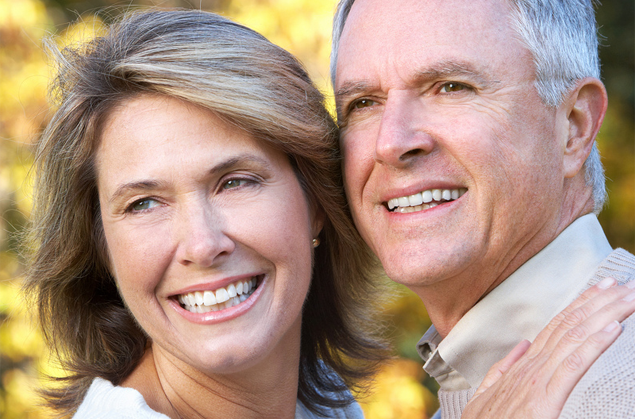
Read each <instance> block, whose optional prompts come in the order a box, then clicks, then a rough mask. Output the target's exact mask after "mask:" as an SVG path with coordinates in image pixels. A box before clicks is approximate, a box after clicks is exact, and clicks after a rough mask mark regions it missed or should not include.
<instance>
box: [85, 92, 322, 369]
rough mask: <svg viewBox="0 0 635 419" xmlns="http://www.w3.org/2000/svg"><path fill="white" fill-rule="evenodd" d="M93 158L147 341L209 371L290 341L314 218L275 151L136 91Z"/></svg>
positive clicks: (118, 266)
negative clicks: (136, 95)
mask: <svg viewBox="0 0 635 419" xmlns="http://www.w3.org/2000/svg"><path fill="white" fill-rule="evenodd" d="M96 162H97V184H98V189H99V197H100V203H101V212H102V220H103V225H104V232H105V235H106V241H107V245H108V251H109V254H110V259H111V269H112V272H113V275H114V277H115V278H116V281H117V284H118V286H119V290H120V293H121V295H122V297H123V299H124V300H125V301H126V304H127V306H128V307H129V309H130V310H131V311H132V313H133V314H134V316H135V318H136V319H137V321H138V322H139V324H140V325H141V326H142V327H143V329H144V330H145V331H146V332H147V333H148V335H149V336H150V337H151V339H152V341H153V344H155V345H158V346H159V347H160V348H162V349H165V350H167V351H168V352H170V353H171V354H172V355H174V356H176V357H177V358H179V359H182V360H186V361H187V362H188V363H190V364H193V365H195V366H198V367H199V368H200V369H201V370H204V371H208V372H209V373H214V372H222V371H223V370H224V369H225V368H229V367H231V368H232V370H235V369H240V368H241V365H253V361H254V360H255V358H260V360H262V359H265V358H266V357H268V356H270V355H271V354H277V355H276V356H280V354H282V353H284V352H285V349H282V350H276V348H282V347H284V348H287V347H289V348H291V347H296V343H291V342H296V341H298V342H299V339H300V324H301V321H300V320H301V313H302V306H303V303H304V300H305V298H306V295H307V293H308V289H309V283H310V279H311V259H312V244H311V241H312V238H313V237H315V236H316V235H317V234H318V233H319V229H320V226H319V223H315V222H314V220H313V216H312V211H311V210H310V209H309V205H308V201H307V199H306V197H305V195H304V192H303V190H302V188H301V186H300V183H299V181H298V179H297V177H296V174H295V172H294V170H293V168H292V167H291V164H290V163H289V160H288V158H287V156H286V155H285V154H284V153H282V152H280V151H277V150H274V149H273V148H271V147H269V146H267V145H266V144H265V143H264V142H262V141H258V140H255V139H253V138H252V137H251V136H249V135H247V134H246V133H244V132H243V131H241V130H239V129H238V128H236V127H233V126H231V125H229V124H226V123H225V122H223V121H222V120H220V119H219V118H218V117H217V116H216V115H215V114H214V113H212V112H210V111H208V110H205V109H203V108H200V107H197V106H196V105H192V104H188V103H185V102H182V101H180V100H178V99H173V98H167V97H162V96H158V95H154V96H151V95H145V96H140V97H136V98H133V99H130V100H128V101H126V102H124V104H123V105H122V106H120V107H119V108H117V109H116V110H115V111H114V112H113V113H112V114H111V115H110V117H109V119H108V120H107V122H106V124H105V128H104V130H103V133H102V137H101V143H100V145H99V148H98V151H97V155H96ZM280 202H284V203H285V205H284V206H280ZM252 348H259V350H258V351H254V350H253V349H252ZM230 364H231V365H230Z"/></svg>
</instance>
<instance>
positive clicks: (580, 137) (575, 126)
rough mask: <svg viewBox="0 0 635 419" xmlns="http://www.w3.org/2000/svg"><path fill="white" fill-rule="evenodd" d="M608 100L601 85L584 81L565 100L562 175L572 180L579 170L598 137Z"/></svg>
mask: <svg viewBox="0 0 635 419" xmlns="http://www.w3.org/2000/svg"><path fill="white" fill-rule="evenodd" d="M607 105H608V98H607V95H606V89H605V87H604V84H602V82H601V81H600V80H598V79H596V78H594V77H586V78H584V79H582V80H579V81H578V82H577V83H576V87H575V88H574V89H573V90H572V91H571V92H570V93H569V95H568V98H567V100H566V106H567V109H566V112H567V118H568V122H569V133H568V138H567V143H566V145H565V149H564V174H565V177H566V178H572V177H574V176H575V175H577V174H578V173H579V172H580V170H581V169H582V167H583V165H584V162H585V161H586V159H587V157H588V156H589V153H591V149H592V147H593V143H594V142H595V137H596V136H597V133H598V131H599V130H600V126H601V125H602V121H603V120H604V115H605V114H606V108H607Z"/></svg>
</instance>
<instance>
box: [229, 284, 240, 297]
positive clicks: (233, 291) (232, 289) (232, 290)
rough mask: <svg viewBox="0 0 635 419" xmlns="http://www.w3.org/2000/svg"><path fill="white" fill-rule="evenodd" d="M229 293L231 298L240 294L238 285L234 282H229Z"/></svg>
mask: <svg viewBox="0 0 635 419" xmlns="http://www.w3.org/2000/svg"><path fill="white" fill-rule="evenodd" d="M227 294H228V295H229V298H234V297H235V296H237V295H238V293H237V292H236V286H235V285H234V284H229V286H228V287H227Z"/></svg>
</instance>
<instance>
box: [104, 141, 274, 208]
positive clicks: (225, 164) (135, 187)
mask: <svg viewBox="0 0 635 419" xmlns="http://www.w3.org/2000/svg"><path fill="white" fill-rule="evenodd" d="M254 164H255V165H259V166H262V167H264V168H266V169H269V168H271V163H270V162H269V160H267V159H264V158H262V157H260V156H256V155H253V154H250V153H245V154H239V155H237V156H233V157H231V158H229V159H227V160H223V161H222V162H220V163H218V164H216V165H215V166H213V167H212V168H211V169H210V170H209V171H208V172H207V173H208V174H209V175H213V174H215V173H219V172H225V171H227V170H230V169H232V168H233V167H235V166H238V165H254ZM162 187H165V185H164V184H163V183H162V182H160V181H156V180H152V179H146V180H139V181H134V182H127V183H123V184H121V185H119V186H118V187H117V189H116V190H115V192H114V193H113V194H112V196H111V197H110V199H109V202H113V201H115V200H116V199H118V198H120V197H121V196H124V195H126V194H127V193H129V192H130V191H151V190H156V189H161V188H162Z"/></svg>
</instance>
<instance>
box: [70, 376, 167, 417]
mask: <svg viewBox="0 0 635 419" xmlns="http://www.w3.org/2000/svg"><path fill="white" fill-rule="evenodd" d="M132 418H134V419H169V418H168V417H167V416H166V415H164V414H162V413H159V412H156V411H154V410H152V409H150V406H148V404H147V403H146V401H145V400H144V398H143V396H142V395H141V393H139V392H138V391H137V390H135V389H132V388H126V387H120V386H114V385H112V383H111V382H110V381H108V380H104V379H102V378H95V379H94V380H93V382H92V384H91V386H90V388H89V389H88V392H86V396H85V397H84V400H83V401H82V404H81V405H80V406H79V408H78V409H77V412H76V413H75V415H74V416H73V419H132Z"/></svg>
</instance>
